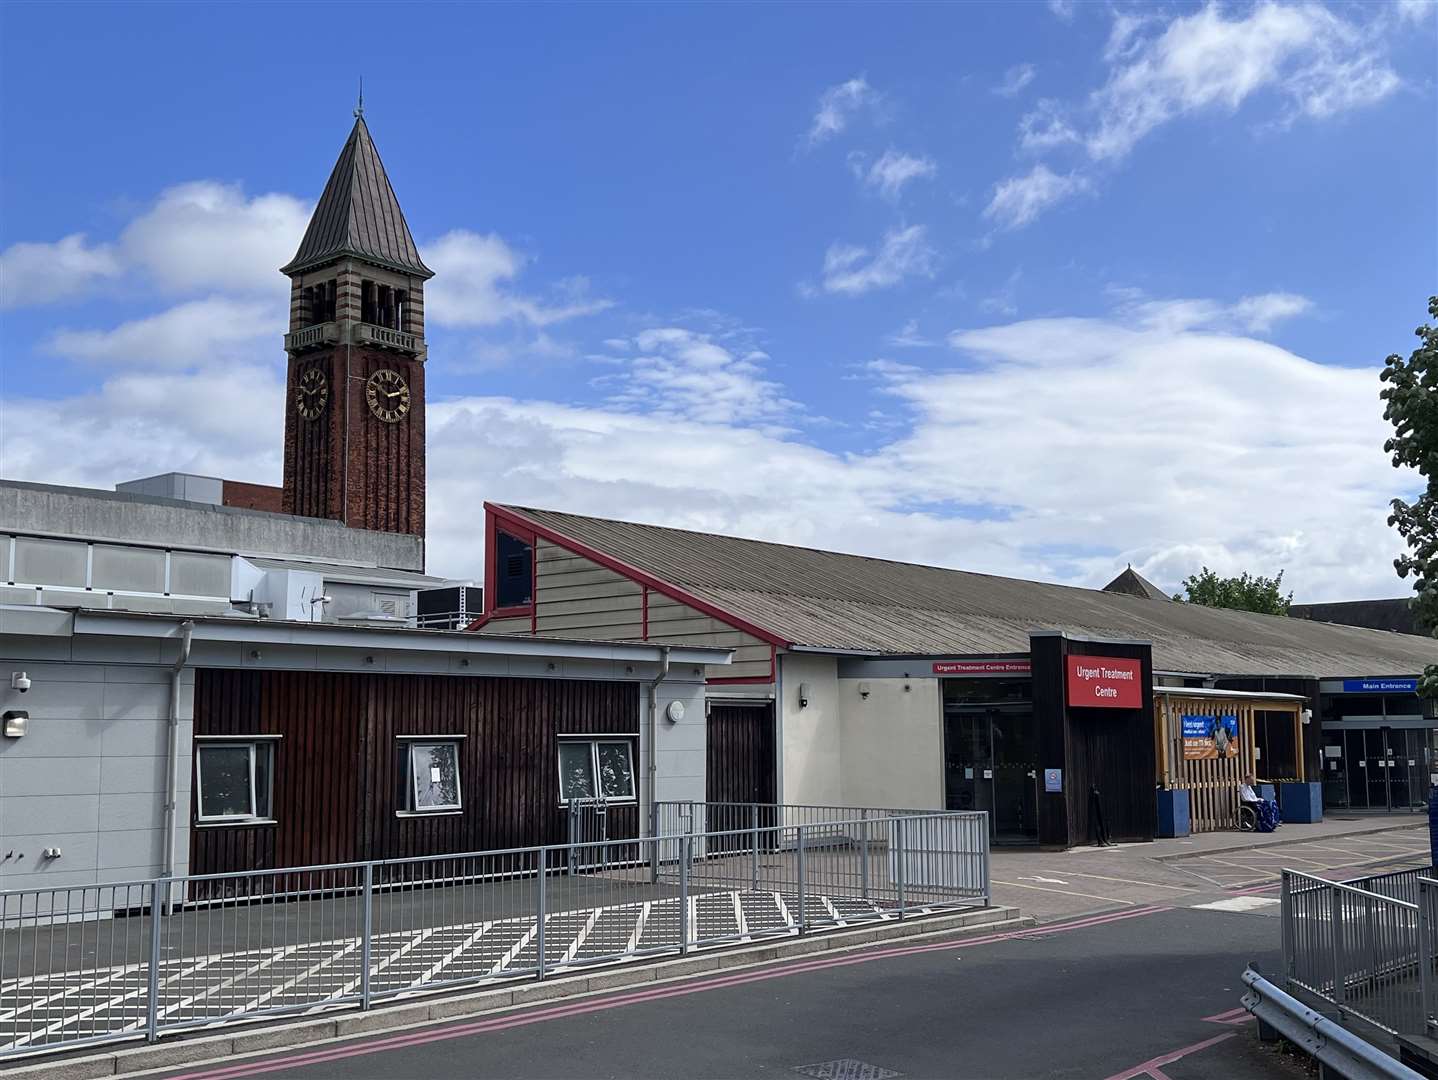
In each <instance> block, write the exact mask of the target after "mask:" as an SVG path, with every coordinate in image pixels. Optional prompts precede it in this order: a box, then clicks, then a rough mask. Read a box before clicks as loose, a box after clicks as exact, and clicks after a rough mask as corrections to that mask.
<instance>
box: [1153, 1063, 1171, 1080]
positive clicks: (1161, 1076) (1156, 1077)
mask: <svg viewBox="0 0 1438 1080" xmlns="http://www.w3.org/2000/svg"><path fill="white" fill-rule="evenodd" d="M1147 1075H1149V1076H1151V1077H1153V1080H1173V1077H1171V1076H1169V1075H1168V1073H1166V1072H1164V1071H1163V1070H1162V1069H1160V1068H1159V1067H1158V1066H1157V1065H1155V1066H1154V1067H1153V1068H1151V1069H1149V1070H1148V1074H1147Z"/></svg>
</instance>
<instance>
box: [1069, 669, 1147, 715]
mask: <svg viewBox="0 0 1438 1080" xmlns="http://www.w3.org/2000/svg"><path fill="white" fill-rule="evenodd" d="M1068 691H1069V704H1070V705H1078V706H1082V707H1084V708H1088V709H1141V708H1143V664H1142V662H1141V661H1138V660H1120V659H1118V658H1117V657H1113V656H1070V657H1069V658H1068Z"/></svg>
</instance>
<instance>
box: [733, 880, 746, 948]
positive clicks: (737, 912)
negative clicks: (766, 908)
mask: <svg viewBox="0 0 1438 1080" xmlns="http://www.w3.org/2000/svg"><path fill="white" fill-rule="evenodd" d="M734 926H735V928H736V929H737V930H738V931H739V940H740V941H748V940H749V920H748V919H746V918H745V917H744V902H743V901H742V900H740V899H739V893H738V892H737V891H736V892H735V893H734Z"/></svg>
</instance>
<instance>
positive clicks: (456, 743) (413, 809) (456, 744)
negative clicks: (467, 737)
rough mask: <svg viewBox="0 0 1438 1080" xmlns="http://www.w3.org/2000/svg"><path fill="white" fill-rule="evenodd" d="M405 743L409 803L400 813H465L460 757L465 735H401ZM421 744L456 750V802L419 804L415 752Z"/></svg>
mask: <svg viewBox="0 0 1438 1080" xmlns="http://www.w3.org/2000/svg"><path fill="white" fill-rule="evenodd" d="M401 739H402V741H403V743H404V767H405V772H406V774H407V775H406V777H405V792H406V793H407V798H406V800H405V801H406V803H407V804H408V805H407V806H406V807H405V808H404V809H403V810H400V811H399V813H400V815H401V816H403V817H428V816H430V815H433V814H462V813H464V770H463V762H462V761H461V759H460V753H459V748H460V745H461V744H462V742H463V740H464V736H463V735H423V736H409V737H403V736H402V737H401ZM421 746H448V747H449V748H450V749H451V750H453V751H454V794H455V798H456V799H457V800H458V801H457V802H454V803H445V804H444V805H443V806H424V807H421V806H420V805H419V780H418V779H417V778H416V777H415V774H414V752H415V749H416V748H417V747H421Z"/></svg>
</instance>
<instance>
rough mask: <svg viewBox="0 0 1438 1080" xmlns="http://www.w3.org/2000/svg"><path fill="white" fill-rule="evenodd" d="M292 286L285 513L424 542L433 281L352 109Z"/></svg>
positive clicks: (290, 270)
mask: <svg viewBox="0 0 1438 1080" xmlns="http://www.w3.org/2000/svg"><path fill="white" fill-rule="evenodd" d="M281 272H282V273H283V274H285V275H286V276H287V277H288V278H289V279H290V283H291V284H290V332H289V333H288V334H286V335H285V352H286V353H288V354H289V373H288V377H287V378H286V380H285V482H284V498H283V509H284V512H285V513H287V514H300V515H303V516H306V517H322V518H333V519H334V520H336V521H342V522H344V524H346V525H349V526H352V527H353V528H357V529H379V530H383V531H385V532H399V533H411V534H413V535H416V536H423V535H424V359H425V344H424V283H425V282H426V281H427V280H428V279H429V278H431V277H433V276H434V274H433V271H431V270H430V269H429V268H428V267H427V266H425V265H424V262H423V261H422V260H421V259H420V257H419V251H418V250H417V249H416V248H415V245H414V237H412V236H411V235H410V231H409V225H408V224H406V222H405V220H404V214H403V213H402V212H401V211H400V208H399V200H398V199H396V198H395V194H394V189H393V188H391V187H390V183H389V177H388V176H387V175H385V171H384V165H383V163H382V162H381V161H380V157H379V152H378V151H377V150H376V149H375V146H374V141H373V140H372V139H371V138H370V133H369V128H368V127H367V126H366V125H365V121H364V111H363V110H362V109H360V110H356V112H355V125H354V129H353V130H352V131H351V132H350V137H349V140H348V141H347V142H346V143H345V145H344V149H343V150H341V151H340V156H339V160H338V161H337V162H335V167H334V171H333V172H331V173H330V178H329V182H328V183H327V184H325V190H324V194H323V195H321V196H320V201H319V205H318V206H316V207H315V212H314V216H313V217H312V218H311V219H310V224H309V228H308V229H306V230H305V236H304V239H303V240H302V241H300V247H299V251H297V252H296V253H295V257H294V258H293V259H291V260H290V262H289V264H288V265H286V266H285V267H283V268H282V270H281Z"/></svg>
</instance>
